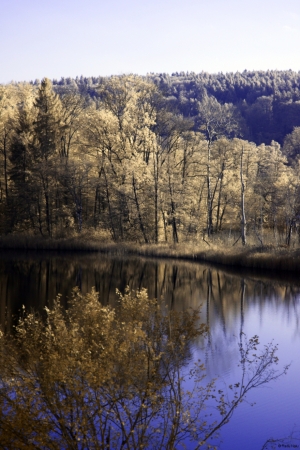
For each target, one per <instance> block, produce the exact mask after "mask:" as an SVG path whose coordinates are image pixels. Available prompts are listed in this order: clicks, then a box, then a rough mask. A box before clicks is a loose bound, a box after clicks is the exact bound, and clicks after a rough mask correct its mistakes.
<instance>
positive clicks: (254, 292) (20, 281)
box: [0, 251, 300, 450]
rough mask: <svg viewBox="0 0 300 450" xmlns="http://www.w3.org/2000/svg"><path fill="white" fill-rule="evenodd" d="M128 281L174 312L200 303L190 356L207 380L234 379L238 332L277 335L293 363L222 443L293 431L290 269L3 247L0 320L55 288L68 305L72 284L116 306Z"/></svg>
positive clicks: (299, 284)
mask: <svg viewBox="0 0 300 450" xmlns="http://www.w3.org/2000/svg"><path fill="white" fill-rule="evenodd" d="M127 285H129V286H130V287H131V288H132V289H140V288H142V287H145V288H147V289H148V292H149V296H150V298H153V297H155V298H158V299H161V298H163V299H164V300H163V304H164V305H167V306H168V307H169V308H173V309H176V310H179V311H180V310H185V309H186V308H189V307H192V308H199V307H200V305H202V309H201V320H202V321H203V322H206V323H207V324H208V325H209V327H210V328H209V330H210V331H209V335H208V339H207V340H206V341H203V340H201V342H200V341H199V342H198V347H197V349H196V350H195V353H196V356H197V352H198V354H199V357H200V358H201V359H202V360H204V362H205V365H206V368H207V372H208V376H209V377H215V376H219V377H220V379H222V380H224V381H225V382H226V383H227V382H231V381H232V380H236V379H237V378H238V373H237V371H238V369H237V364H238V361H239V350H238V343H239V340H240V337H241V333H245V334H247V335H248V337H250V336H253V335H254V334H258V335H259V336H260V340H261V342H262V343H267V342H269V341H270V340H271V339H273V338H276V342H278V343H279V353H280V354H279V356H280V358H281V360H282V361H283V363H289V362H290V361H292V360H293V364H292V367H291V370H290V371H289V373H288V375H287V377H286V380H284V382H280V383H278V384H276V391H275V390H274V391H271V394H270V391H264V392H263V393H259V400H260V405H261V406H256V407H255V415H254V416H253V417H252V416H251V417H252V419H250V418H249V416H248V414H249V413H248V412H247V411H248V409H247V408H246V409H243V408H244V406H242V407H241V408H240V409H239V413H237V414H236V415H235V418H234V420H232V421H231V422H230V424H228V426H227V428H226V430H228V431H226V430H225V432H224V442H226V439H227V442H228V446H227V447H226V444H225V443H224V444H223V446H222V447H220V448H221V449H227V448H228V449H229V448H230V449H232V448H244V449H245V450H246V449H248V448H249V449H251V450H252V449H255V448H261V447H258V446H257V443H260V444H263V442H264V441H265V440H266V439H268V438H269V437H270V436H273V437H276V433H277V432H278V433H280V434H281V435H282V436H284V435H288V434H289V433H290V431H291V429H292V426H293V424H294V423H296V422H297V420H298V419H296V418H295V412H297V409H299V406H298V405H299V404H300V392H299V389H298V378H299V376H298V374H299V371H300V358H299V347H300V345H299V344H300V342H299V338H300V333H299V319H300V280H299V278H296V277H293V276H291V275H289V274H278V273H277V274H272V273H267V272H266V273H257V272H253V271H247V270H243V271H241V270H240V271H238V272H237V271H235V270H233V269H225V268H224V267H222V268H221V267H219V268H216V267H210V266H207V265H203V264H195V263H185V262H179V261H164V260H149V259H147V260H146V259H139V258H111V257H108V256H105V255H102V254H99V253H93V254H84V253H69V254H68V253H63V254H62V253H55V252H51V253H42V252H30V253H29V252H28V253H20V252H7V251H6V252H2V253H0V322H1V324H2V326H5V327H10V326H11V324H12V319H11V317H12V314H17V313H18V310H19V309H20V308H21V305H22V304H24V305H25V306H26V308H27V309H30V308H34V309H38V310H40V311H42V310H43V308H44V307H45V306H51V304H52V302H53V299H54V298H55V297H56V295H57V294H58V293H60V294H62V298H63V299H64V301H65V304H66V305H67V297H68V296H70V293H71V290H72V288H73V287H74V286H79V287H80V289H81V290H82V292H83V293H86V292H88V291H90V290H91V288H92V287H93V286H95V288H96V290H97V291H98V292H99V293H100V298H101V301H102V303H104V304H111V305H114V304H115V302H116V299H117V296H116V289H119V290H120V291H121V292H124V289H125V287H126V286H127ZM283 383H284V384H283ZM272 389H273V388H272ZM254 401H256V399H254ZM260 408H261V409H260ZM245 411H246V412H245ZM266 414H267V416H268V423H266V421H265V420H264V418H265V417H266ZM297 416H298V415H297ZM262 424H263V426H262ZM298 425H299V424H298ZM251 430H252V431H251ZM233 433H234V434H235V446H234V447H232V446H231V444H232V434H233ZM239 433H240V438H238V435H239ZM249 433H252V435H251V439H252V440H250V439H249V437H247V439H246V441H247V442H246V441H245V436H246V435H247V436H249ZM239 439H240V440H239Z"/></svg>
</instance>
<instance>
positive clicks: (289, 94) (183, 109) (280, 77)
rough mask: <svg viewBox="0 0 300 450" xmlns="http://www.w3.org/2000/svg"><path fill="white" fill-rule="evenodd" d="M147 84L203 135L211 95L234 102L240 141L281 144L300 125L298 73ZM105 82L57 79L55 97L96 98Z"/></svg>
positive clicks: (166, 78)
mask: <svg viewBox="0 0 300 450" xmlns="http://www.w3.org/2000/svg"><path fill="white" fill-rule="evenodd" d="M146 79H148V80H151V81H153V82H154V83H155V85H156V86H157V87H158V88H159V89H160V91H161V92H162V94H163V96H164V98H165V101H166V103H167V105H168V108H169V109H170V108H171V109H172V110H173V111H175V112H177V113H180V114H182V115H183V116H184V117H191V118H193V120H194V131H199V124H198V121H197V116H198V114H199V102H201V101H202V100H203V96H205V95H209V96H213V97H214V98H215V99H216V100H217V101H218V102H219V103H220V104H221V105H224V104H225V103H231V104H232V105H233V106H234V107H235V109H236V114H237V116H239V120H240V124H241V130H240V134H239V137H242V138H243V139H246V140H250V141H253V142H255V143H256V144H257V145H259V144H262V143H265V144H270V143H271V141H272V140H275V141H277V142H279V143H280V144H281V145H283V142H284V138H285V136H286V135H287V134H288V133H291V132H292V131H293V128H294V127H295V126H300V73H299V72H293V71H292V70H288V71H278V70H268V71H246V70H245V71H244V72H236V73H225V74H223V73H218V74H209V73H207V72H202V73H199V74H196V73H193V72H187V73H185V72H175V73H173V74H172V75H171V76H170V75H168V74H166V73H161V74H154V73H153V74H149V75H148V76H147V77H146ZM103 82H105V79H104V78H103V77H89V78H86V77H77V78H75V79H72V78H62V79H61V80H59V81H57V80H54V81H53V85H54V88H55V90H56V91H57V92H65V91H66V90H70V89H72V90H74V91H77V92H79V93H80V94H88V95H89V96H91V97H92V98H97V97H98V92H97V86H99V84H101V83H103ZM38 83H39V82H38V81H36V84H38Z"/></svg>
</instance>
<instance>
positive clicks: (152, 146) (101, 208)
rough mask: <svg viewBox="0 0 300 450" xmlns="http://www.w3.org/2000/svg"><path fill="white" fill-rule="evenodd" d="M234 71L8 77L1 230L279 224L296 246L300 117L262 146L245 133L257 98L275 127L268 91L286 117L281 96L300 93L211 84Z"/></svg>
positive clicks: (171, 231)
mask: <svg viewBox="0 0 300 450" xmlns="http://www.w3.org/2000/svg"><path fill="white" fill-rule="evenodd" d="M280 73H281V72H270V73H268V77H267V75H266V79H267V80H271V79H272V76H273V75H272V74H280ZM247 74H248V78H247V76H246V75H247ZM247 74H245V73H243V74H239V75H240V80H242V79H243V77H244V78H245V79H247V80H249V79H250V78H251V77H250V75H251V73H248V72H247ZM282 74H286V76H287V75H288V74H290V75H291V76H292V74H293V72H287V73H284V72H282ZM294 75H295V74H294ZM230 76H231V75H230V74H229V75H222V74H219V75H216V76H208V75H207V74H200V75H193V74H189V75H187V74H182V75H181V74H178V75H176V76H173V77H167V76H165V75H162V76H160V77H159V76H154V75H153V76H152V75H151V76H149V77H138V76H118V77H109V78H101V79H92V80H91V82H90V81H89V80H88V79H83V78H81V79H75V80H71V79H69V81H66V82H64V83H63V82H59V83H56V84H54V86H52V83H51V82H50V81H49V80H48V79H43V80H42V82H41V83H39V82H35V83H29V84H22V83H19V84H10V85H6V86H1V87H0V158H1V159H0V231H1V234H7V233H11V232H28V233H36V234H40V235H42V236H49V237H61V236H66V235H69V234H70V233H75V232H81V231H82V230H84V229H85V230H87V229H94V230H97V231H101V232H102V233H103V234H104V235H109V236H111V238H112V239H113V240H115V241H119V240H135V241H139V242H145V243H150V242H154V243H156V242H159V241H168V242H170V241H173V242H175V243H177V242H182V241H191V240H194V239H199V238H204V239H208V238H210V237H211V236H212V235H214V234H217V233H219V232H222V230H227V231H228V230H229V232H230V231H231V230H232V231H235V230H239V231H240V233H241V237H242V241H243V243H246V239H247V231H249V230H251V232H252V233H253V234H254V235H255V237H256V238H257V239H258V240H259V241H260V242H261V243H262V242H263V239H264V231H265V230H272V232H273V233H274V238H275V239H276V240H277V241H278V239H279V238H280V237H281V236H284V239H285V242H286V243H287V244H288V245H289V244H290V241H291V233H292V231H293V230H294V229H296V228H297V226H298V218H299V208H300V204H299V192H298V190H299V187H298V186H299V167H298V156H297V155H298V153H299V148H300V128H297V127H296V128H295V129H294V130H293V125H291V124H290V131H291V133H289V134H287V135H286V136H285V138H284V141H283V147H281V145H280V144H279V143H278V142H275V141H271V142H269V143H267V144H260V145H258V144H256V143H254V142H253V141H254V140H249V139H246V138H245V135H247V133H250V131H249V127H248V125H247V122H246V120H245V117H246V115H244V116H243V114H242V113H241V111H242V108H244V107H245V105H246V103H247V101H248V102H249V104H248V103H247V105H248V106H247V108H248V109H247V108H246V107H245V108H246V109H247V111H248V112H249V108H253V117H256V118H257V121H259V120H260V125H261V127H262V129H263V130H265V128H264V124H263V123H262V119H261V116H259V113H258V112H256V113H255V111H256V109H255V108H256V106H257V105H258V103H257V102H260V105H263V104H267V103H264V102H269V101H271V104H272V108H271V112H272V117H275V116H274V105H275V103H276V102H277V103H278V102H279V103H280V104H282V105H283V104H286V105H289V104H293V105H294V106H295V105H296V106H295V107H298V106H297V105H298V103H297V101H298V100H295V99H296V97H295V98H293V99H291V100H288V99H287V98H285V97H284V96H283V95H282V96H281V97H279V96H277V94H276V95H275V94H274V92H273V94H272V95H271V96H269V97H270V98H269V97H268V98H269V100H268V99H267V100H266V98H267V97H266V96H259V94H260V93H266V91H264V89H267V87H265V88H264V89H263V87H261V90H260V91H258V93H257V94H258V96H257V98H256V99H254V98H253V97H252V100H251V101H252V103H250V100H249V98H250V97H249V98H248V97H247V98H248V100H246V99H244V101H243V102H240V106H237V103H236V104H233V103H232V102H231V103H230V102H227V100H228V99H230V97H228V95H229V94H227V97H226V96H225V93H224V97H223V99H221V98H220V97H219V98H218V95H217V92H219V91H220V93H221V89H219V91H217V89H216V90H215V91H212V90H211V89H212V88H211V89H209V83H208V81H207V83H206V85H205V83H203V79H205V78H207V80H210V81H211V85H212V86H217V84H218V83H217V81H218V80H219V79H222V77H223V79H224V80H226V79H229V78H230ZM193 77H194V79H195V83H194V85H193V86H194V87H192V83H190V85H189V84H188V80H189V79H192V78H193ZM218 77H219V78H218ZM252 78H253V79H254V78H255V76H254V75H253V77H252ZM213 81H214V82H213ZM218 82H219V81H218ZM234 83H236V86H238V81H237V75H232V84H233V85H234ZM295 83H296V81H295ZM273 84H274V83H273ZM266 85H267V83H266ZM279 85H280V83H278V84H277V86H279ZM176 86H177V87H178V89H177V88H176ZM179 86H181V88H180V89H179ZM188 86H190V88H188ZM196 86H198V88H199V89H198V91H197V92H198V93H196ZM280 86H281V85H280ZM176 89H177V90H176ZM188 89H189V90H188ZM175 90H176V92H177V94H178V95H177V94H176V95H177V97H176V95H174V94H175ZM227 90H228V91H229V88H227ZM192 91H193V92H194V94H195V95H194V98H193V99H192V95H190V94H188V92H190V93H191V92H192ZM237 91H238V90H237ZM246 91H247V89H246V87H245V92H246ZM212 92H214V94H213V95H212ZM224 92H225V88H224ZM238 92H239V91H238ZM241 92H242V91H241ZM249 92H250V91H249ZM171 94H172V95H171ZM188 95H189V97H188ZM240 95H242V93H240ZM295 95H296V88H295ZM297 98H298V97H297ZM175 99H176V101H175ZM185 99H186V100H187V101H186V100H185ZM192 100H193V101H192ZM294 100H295V101H294ZM238 101H240V98H239V99H238ZM187 103H188V104H189V105H190V106H189V107H187V108H186V109H184V108H185V107H184V105H186V106H187ZM192 103H193V105H194V106H193V109H192V107H191V105H192ZM279 103H278V104H279ZM243 104H244V106H243ZM268 104H269V103H268ZM255 105H256V106H255ZM246 109H245V111H246ZM266 110H267V109H264V111H266ZM299 117H300V116H299ZM282 120H287V118H286V116H283V119H282ZM299 124H300V123H299ZM264 132H265V131H264ZM278 242H279V241H278Z"/></svg>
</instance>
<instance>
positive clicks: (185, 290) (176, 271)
mask: <svg viewBox="0 0 300 450" xmlns="http://www.w3.org/2000/svg"><path fill="white" fill-rule="evenodd" d="M127 285H129V286H130V287H131V288H132V289H140V288H142V287H146V288H147V289H148V292H149V296H150V297H156V298H158V299H160V298H164V301H165V303H166V305H168V307H169V308H175V309H176V310H183V309H186V308H188V307H192V308H198V307H199V306H200V305H202V320H204V321H206V323H207V324H208V325H210V328H211V333H210V338H209V339H210V344H212V342H211V339H212V335H213V334H214V329H215V328H218V330H221V331H222V333H223V335H224V337H225V338H226V337H227V336H228V335H232V333H233V332H236V331H237V330H236V321H237V318H238V317H240V323H241V327H242V326H243V322H244V316H245V314H246V313H247V310H248V308H249V306H250V305H251V306H252V307H253V306H257V307H258V308H259V310H260V312H262V311H263V309H264V308H265V305H266V303H267V304H268V305H271V306H272V309H274V312H279V310H280V313H283V314H284V316H285V320H286V321H287V322H288V321H289V318H290V317H291V315H292V316H293V318H294V317H296V323H295V325H296V329H295V333H298V331H299V317H300V316H299V305H298V303H299V302H298V298H299V294H300V282H299V280H297V279H295V278H292V277H289V279H287V277H286V276H285V277H282V279H280V277H279V276H278V274H277V275H275V276H274V275H273V276H272V275H271V274H270V275H269V276H264V277H262V276H261V274H256V273H254V272H245V271H244V272H234V271H232V270H231V271H228V270H224V268H222V269H220V268H212V267H208V266H205V265H202V264H194V263H193V264H192V263H184V262H174V261H163V260H143V259H138V258H126V259H124V258H123V259H121V258H110V257H107V256H105V255H102V254H98V253H97V254H95V253H93V254H78V253H75V254H74V253H63V254H62V253H54V252H52V253H42V252H31V253H19V252H8V251H6V252H5V253H0V314H1V316H0V320H1V323H2V324H3V320H4V313H5V309H8V310H9V311H10V312H12V313H16V312H17V311H18V309H19V308H20V307H21V305H22V304H24V305H25V306H26V308H35V309H40V310H41V309H43V308H44V306H46V305H47V306H49V305H50V306H51V303H52V301H53V299H54V298H55V297H56V295H57V294H58V293H60V294H62V296H63V299H66V298H67V297H68V296H69V295H70V292H71V290H72V288H73V287H74V286H79V287H80V289H81V290H82V292H83V293H86V292H88V291H89V290H90V289H91V288H92V286H95V288H96V290H97V291H98V292H99V293H100V298H101V301H102V302H103V303H104V304H112V305H113V304H114V303H115V301H116V289H119V290H120V291H121V292H123V291H124V289H125V287H126V286H127Z"/></svg>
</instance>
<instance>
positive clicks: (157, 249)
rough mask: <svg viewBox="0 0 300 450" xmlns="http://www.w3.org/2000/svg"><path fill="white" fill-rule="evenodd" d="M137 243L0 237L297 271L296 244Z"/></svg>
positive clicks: (58, 247) (6, 245) (25, 243)
mask: <svg viewBox="0 0 300 450" xmlns="http://www.w3.org/2000/svg"><path fill="white" fill-rule="evenodd" d="M204 245H206V244H204V243H203V244H202V245H200V244H199V245H192V244H189V243H182V244H176V245H174V244H167V243H159V244H138V243H135V242H121V243H115V242H105V241H104V240H103V239H97V238H93V237H91V236H76V237H71V238H64V239H45V238H40V237H36V236H25V235H18V236H17V235H11V236H2V237H0V251H3V250H21V251H22V250H23V251H58V252H64V251H72V252H98V253H107V254H114V255H119V256H121V255H136V256H143V257H148V258H164V259H178V260H185V261H194V262H196V261H197V262H205V263H212V264H218V265H222V266H231V267H245V268H249V269H258V270H273V271H286V272H298V271H299V270H300V248H299V249H288V248H285V247H275V246H254V245H252V246H251V245H247V246H245V247H242V246H239V247H232V246H229V245H228V246H225V245H216V244H212V245H211V246H210V247H207V246H206V247H204Z"/></svg>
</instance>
